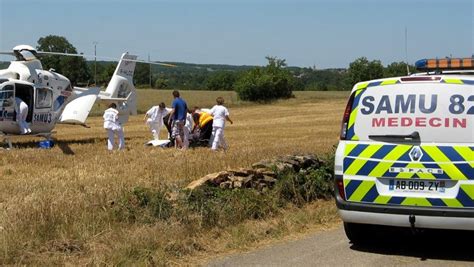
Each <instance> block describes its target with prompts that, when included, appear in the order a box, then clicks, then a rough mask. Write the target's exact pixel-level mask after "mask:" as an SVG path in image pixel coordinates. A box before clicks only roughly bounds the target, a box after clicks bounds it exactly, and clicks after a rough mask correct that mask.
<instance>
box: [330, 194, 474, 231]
mask: <svg viewBox="0 0 474 267" xmlns="http://www.w3.org/2000/svg"><path fill="white" fill-rule="evenodd" d="M336 204H337V207H338V209H339V214H340V216H341V218H342V220H343V221H344V222H351V223H363V224H374V225H387V226H398V227H411V224H410V220H409V217H410V216H411V215H413V216H415V227H417V228H434V229H453V230H474V209H453V208H450V209H447V208H429V207H406V206H389V205H379V204H361V203H351V202H347V201H344V200H342V199H341V198H340V197H339V196H337V197H336Z"/></svg>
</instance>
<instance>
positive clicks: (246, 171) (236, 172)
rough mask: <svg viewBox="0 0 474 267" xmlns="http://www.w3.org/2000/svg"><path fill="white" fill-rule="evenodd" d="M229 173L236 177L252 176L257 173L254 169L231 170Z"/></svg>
mask: <svg viewBox="0 0 474 267" xmlns="http://www.w3.org/2000/svg"><path fill="white" fill-rule="evenodd" d="M229 173H232V174H233V175H235V176H248V175H251V174H255V173H256V171H254V170H252V169H244V168H240V169H238V170H230V171H229Z"/></svg>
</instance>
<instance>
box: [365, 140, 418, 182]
mask: <svg viewBox="0 0 474 267" xmlns="http://www.w3.org/2000/svg"><path fill="white" fill-rule="evenodd" d="M410 148H411V146H407V145H398V146H395V148H394V149H392V151H390V152H389V153H388V154H387V155H386V156H385V157H384V158H383V159H382V161H381V162H380V163H379V164H377V166H375V168H374V169H373V170H372V171H371V172H370V173H369V176H373V177H381V176H382V175H383V174H384V173H385V172H387V170H388V169H389V168H390V167H391V166H392V165H393V163H394V161H396V160H397V159H399V158H400V156H401V155H404V154H405V153H406V152H407V151H408V150H410Z"/></svg>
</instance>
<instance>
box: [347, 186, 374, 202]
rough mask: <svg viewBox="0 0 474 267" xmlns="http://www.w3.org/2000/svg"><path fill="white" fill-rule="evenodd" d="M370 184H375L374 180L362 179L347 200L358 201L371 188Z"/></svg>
mask: <svg viewBox="0 0 474 267" xmlns="http://www.w3.org/2000/svg"><path fill="white" fill-rule="evenodd" d="M372 186H375V182H374V181H363V182H362V183H361V184H360V185H359V187H357V189H356V190H355V191H354V193H353V194H352V195H351V197H350V198H349V200H350V201H356V202H360V201H361V200H362V199H363V198H364V197H365V195H366V194H367V192H369V190H370V189H371V188H372Z"/></svg>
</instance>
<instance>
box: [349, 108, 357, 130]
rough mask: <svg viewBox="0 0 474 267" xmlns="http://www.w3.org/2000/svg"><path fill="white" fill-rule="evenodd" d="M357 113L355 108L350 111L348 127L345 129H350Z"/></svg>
mask: <svg viewBox="0 0 474 267" xmlns="http://www.w3.org/2000/svg"><path fill="white" fill-rule="evenodd" d="M357 111H358V107H355V108H354V109H353V110H352V112H351V115H350V116H349V125H348V126H347V129H349V128H351V127H352V125H354V123H355V121H356V117H357Z"/></svg>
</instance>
